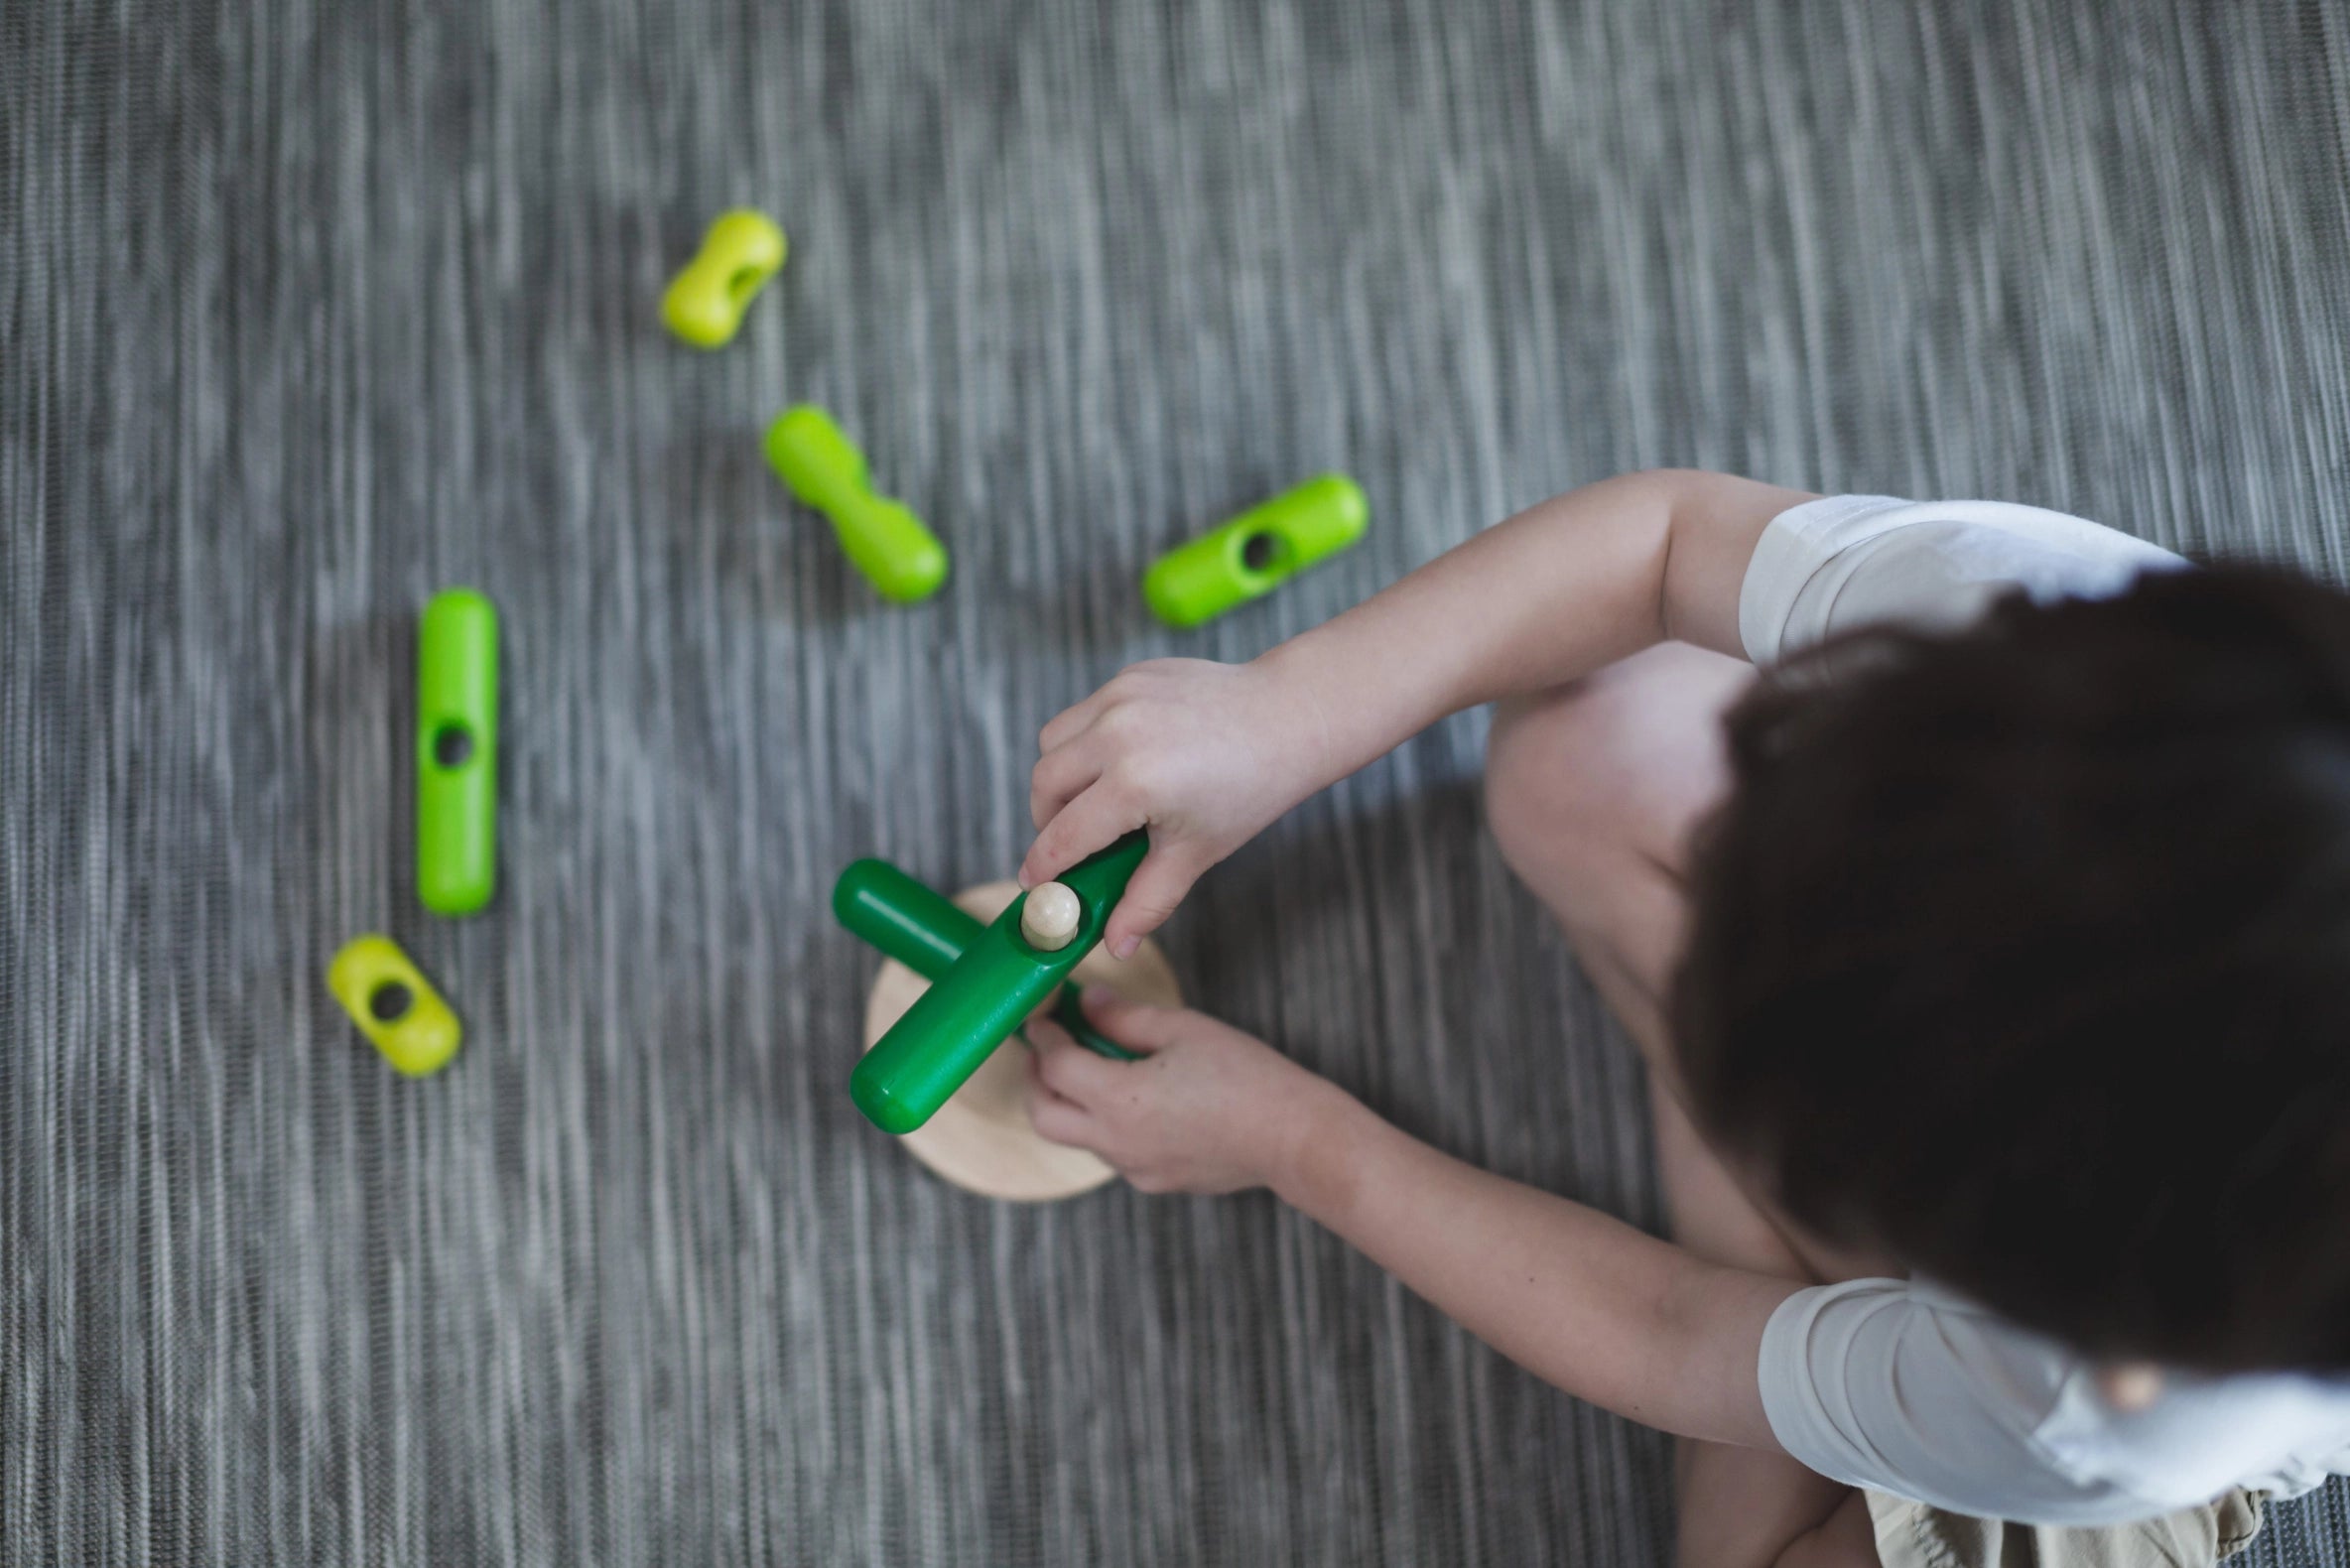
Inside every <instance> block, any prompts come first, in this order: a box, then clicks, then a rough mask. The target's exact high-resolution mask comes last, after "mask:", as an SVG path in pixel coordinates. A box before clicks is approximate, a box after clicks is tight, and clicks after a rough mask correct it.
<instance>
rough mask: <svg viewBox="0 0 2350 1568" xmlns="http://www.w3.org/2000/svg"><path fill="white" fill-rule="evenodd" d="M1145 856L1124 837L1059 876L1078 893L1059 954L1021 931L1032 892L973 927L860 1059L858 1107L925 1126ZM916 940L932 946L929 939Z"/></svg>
mask: <svg viewBox="0 0 2350 1568" xmlns="http://www.w3.org/2000/svg"><path fill="white" fill-rule="evenodd" d="M1149 849H1150V841H1149V839H1148V838H1147V836H1145V835H1144V834H1142V833H1140V832H1136V833H1130V834H1127V835H1126V836H1125V837H1124V838H1122V839H1120V840H1118V841H1117V843H1115V844H1113V845H1111V846H1110V848H1109V849H1104V850H1102V851H1101V852H1100V853H1098V854H1095V855H1092V856H1090V857H1088V858H1086V859H1084V860H1081V861H1079V862H1078V863H1077V864H1076V865H1073V866H1071V867H1070V868H1069V869H1068V870H1067V871H1065V872H1063V873H1062V874H1061V877H1060V881H1059V885H1060V886H1063V887H1066V888H1067V889H1069V891H1070V892H1072V893H1074V894H1075V895H1076V901H1077V906H1078V907H1077V923H1076V929H1075V930H1074V931H1072V932H1069V933H1067V934H1066V935H1065V936H1064V937H1063V938H1062V941H1063V943H1064V945H1063V946H1061V947H1058V948H1055V949H1052V950H1049V951H1047V950H1040V949H1038V948H1037V947H1035V946H1033V945H1031V943H1030V942H1029V940H1028V938H1027V937H1026V936H1024V935H1023V934H1022V929H1021V915H1022V912H1023V910H1024V909H1025V907H1026V905H1027V903H1028V900H1029V898H1030V897H1031V896H1032V894H1031V893H1022V894H1021V895H1020V896H1019V897H1018V898H1015V899H1013V900H1012V901H1011V904H1010V906H1009V907H1007V908H1006V909H1005V910H1004V912H1003V913H1002V914H1000V915H997V916H996V917H995V919H994V921H993V923H992V924H990V925H987V926H984V927H982V928H980V931H979V935H978V937H977V938H975V939H974V940H973V941H971V942H970V943H969V944H968V945H967V946H965V948H964V949H963V952H962V954H961V955H960V956H959V957H957V958H956V960H955V961H954V963H952V964H951V965H949V966H948V967H947V968H946V970H945V971H944V972H942V973H941V974H940V975H939V977H938V979H936V980H933V981H931V985H930V989H928V990H926V991H924V992H923V993H922V994H921V995H920V996H919V997H917V998H916V999H915V1001H914V1005H913V1006H911V1007H909V1008H907V1009H906V1012H905V1015H904V1016H903V1017H901V1018H899V1019H898V1021H897V1022H896V1023H894V1024H892V1025H890V1028H889V1032H888V1033H887V1034H884V1035H883V1036H881V1038H880V1039H879V1040H878V1041H877V1042H875V1043H874V1046H873V1048H872V1049H871V1050H870V1051H867V1052H866V1053H865V1054H864V1056H863V1057H862V1058H861V1059H859V1060H858V1062H857V1064H856V1071H855V1072H854V1073H852V1074H851V1075H850V1076H849V1098H851V1099H852V1100H854V1101H855V1102H856V1108H857V1109H858V1110H859V1111H863V1112H864V1113H865V1114H866V1115H867V1116H869V1117H870V1118H872V1121H873V1124H874V1125H876V1126H878V1127H880V1128H881V1129H882V1130H883V1131H884V1132H898V1133H905V1132H911V1131H913V1130H914V1129H915V1128H916V1127H918V1126H920V1125H922V1123H924V1122H925V1121H928V1120H929V1119H930V1118H931V1116H932V1114H933V1113H934V1112H936V1111H937V1110H938V1109H939V1107H941V1106H943V1105H945V1104H946V1103H947V1101H948V1099H949V1097H951V1096H952V1095H953V1094H954V1093H955V1091H956V1090H958V1089H961V1088H962V1087H963V1084H964V1080H966V1079H968V1078H970V1077H971V1075H972V1074H973V1073H975V1072H977V1071H978V1070H979V1064H980V1063H981V1062H984V1061H985V1060H986V1059H987V1057H988V1055H989V1054H990V1053H991V1052H993V1051H994V1049H995V1048H996V1047H997V1046H999V1045H1001V1044H1002V1043H1003V1042H1004V1041H1005V1040H1007V1039H1009V1038H1010V1037H1011V1034H1012V1031H1013V1030H1015V1029H1017V1028H1019V1027H1020V1024H1021V1023H1022V1021H1023V1020H1025V1019H1026V1018H1027V1016H1028V1015H1029V1014H1030V1013H1032V1012H1034V1011H1035V1010H1036V1009H1037V1007H1038V1006H1040V1005H1041V1004H1042V1003H1043V1001H1044V999H1045V998H1046V997H1047V996H1049V995H1051V994H1052V992H1053V987H1054V986H1056V985H1058V984H1060V983H1061V982H1062V981H1063V980H1067V979H1068V978H1069V972H1070V971H1071V970H1073V969H1075V968H1076V967H1077V962H1078V960H1080V959H1082V958H1084V957H1085V956H1086V955H1087V954H1088V953H1090V952H1092V951H1093V949H1094V947H1095V945H1096V944H1098V943H1099V942H1100V941H1101V940H1102V929H1103V927H1104V926H1105V925H1107V924H1108V923H1109V920H1110V910H1111V909H1113V908H1115V907H1116V905H1117V901H1118V898H1119V896H1120V895H1121V894H1123V893H1124V892H1125V890H1126V883H1127V881H1128V880H1130V879H1131V878H1132V876H1133V874H1134V868H1135V867H1136V866H1138V865H1140V864H1141V863H1142V857H1143V855H1144V854H1145V853H1147V852H1148V851H1149ZM1046 885H1047V886H1051V885H1054V884H1051V883H1048V884H1046ZM836 907H837V906H836ZM919 940H920V941H921V942H922V943H924V944H925V945H929V946H933V947H935V946H936V944H935V943H932V942H931V941H930V939H929V938H928V937H922V938H920V939H919Z"/></svg>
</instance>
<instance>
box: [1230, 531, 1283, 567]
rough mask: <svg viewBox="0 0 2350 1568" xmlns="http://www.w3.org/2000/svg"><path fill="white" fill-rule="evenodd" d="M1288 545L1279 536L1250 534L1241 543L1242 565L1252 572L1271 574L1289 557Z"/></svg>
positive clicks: (1273, 534)
mask: <svg viewBox="0 0 2350 1568" xmlns="http://www.w3.org/2000/svg"><path fill="white" fill-rule="evenodd" d="M1287 545H1288V541H1287V540H1285V539H1283V538H1282V537H1281V536H1280V535H1279V534H1275V533H1262V534H1250V535H1249V536H1248V537H1247V538H1246V539H1244V540H1242V541H1241V542H1240V565H1242V566H1244V567H1246V568H1247V569H1248V570H1249V571H1251V572H1270V571H1272V570H1273V568H1275V567H1277V566H1279V565H1280V564H1281V562H1282V561H1283V560H1285V559H1286V558H1287V557H1288V554H1289V551H1288V549H1287V548H1286V546H1287Z"/></svg>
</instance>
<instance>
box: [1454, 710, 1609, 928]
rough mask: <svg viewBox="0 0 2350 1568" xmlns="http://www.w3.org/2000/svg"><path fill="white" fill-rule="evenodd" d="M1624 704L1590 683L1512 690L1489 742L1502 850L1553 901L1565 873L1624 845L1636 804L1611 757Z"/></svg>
mask: <svg viewBox="0 0 2350 1568" xmlns="http://www.w3.org/2000/svg"><path fill="white" fill-rule="evenodd" d="M1615 707H1616V704H1614V703H1613V702H1612V701H1611V700H1610V694H1608V693H1607V692H1606V691H1605V690H1604V689H1594V688H1593V687H1591V686H1590V685H1588V684H1579V685H1576V686H1572V687H1562V688H1558V689H1555V690H1552V691H1548V692H1541V693H1537V694H1535V695H1533V696H1530V697H1513V698H1509V699H1506V700H1505V701H1503V702H1501V703H1499V704H1497V705H1496V706H1495V710H1494V725H1493V730H1492V733H1491V734H1490V735H1489V736H1488V737H1487V739H1486V749H1485V808H1486V825H1487V826H1488V828H1490V829H1491V830H1492V832H1493V835H1494V842H1495V843H1496V844H1497V845H1498V846H1500V848H1501V858H1502V860H1503V861H1504V862H1506V863H1507V865H1508V866H1509V868H1510V869H1511V870H1512V871H1514V872H1516V873H1517V875H1518V878H1519V879H1520V880H1521V881H1524V882H1526V883H1527V884H1528V885H1530V886H1531V887H1532V888H1533V889H1534V890H1535V891H1536V892H1537V893H1539V894H1541V895H1543V897H1544V898H1545V899H1546V900H1549V899H1551V897H1552V893H1553V891H1554V884H1555V883H1556V882H1557V880H1558V878H1559V877H1560V876H1561V875H1562V874H1563V873H1566V872H1569V871H1571V870H1573V869H1575V868H1577V867H1578V866H1579V865H1580V864H1581V862H1583V861H1584V860H1586V859H1587V857H1588V856H1589V855H1590V854H1591V853H1592V852H1594V851H1595V850H1599V849H1603V848H1604V847H1606V846H1608V845H1611V844H1613V845H1616V846H1618V847H1619V848H1621V846H1622V845H1623V844H1624V842H1625V840H1626V837H1627V833H1626V827H1627V823H1626V813H1627V808H1628V807H1629V805H1630V801H1629V800H1628V799H1627V792H1626V791H1625V790H1624V789H1623V788H1622V787H1621V776H1620V775H1619V774H1618V773H1617V772H1616V770H1614V769H1612V768H1609V767H1607V766H1605V765H1604V762H1603V761H1602V759H1603V758H1604V757H1605V756H1606V754H1607V753H1608V751H1609V750H1610V748H1611V746H1612V743H1613V738H1614V736H1613V731H1614V729H1615V728H1616V719H1615V717H1614V715H1613V714H1612V712H1611V710H1612V709H1613V708H1615Z"/></svg>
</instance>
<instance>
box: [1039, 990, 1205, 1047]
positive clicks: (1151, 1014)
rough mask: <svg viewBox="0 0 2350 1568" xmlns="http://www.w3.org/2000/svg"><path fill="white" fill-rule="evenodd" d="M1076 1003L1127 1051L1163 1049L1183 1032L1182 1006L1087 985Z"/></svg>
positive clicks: (1183, 1013) (1095, 1023)
mask: <svg viewBox="0 0 2350 1568" xmlns="http://www.w3.org/2000/svg"><path fill="white" fill-rule="evenodd" d="M1078 1005H1080V1006H1081V1007H1083V1008H1085V1012H1086V1016H1087V1017H1088V1018H1089V1019H1091V1020H1093V1022H1094V1025H1095V1026H1096V1027H1097V1028H1099V1029H1100V1030H1101V1031H1102V1032H1103V1033H1104V1034H1107V1035H1109V1036H1110V1038H1111V1039H1112V1040H1115V1041H1116V1042H1117V1043H1118V1044H1120V1045H1122V1046H1124V1047H1125V1048H1126V1049H1127V1050H1129V1051H1162V1050H1165V1049H1166V1048H1167V1047H1168V1046H1170V1045H1173V1044H1174V1043H1175V1039H1176V1036H1177V1035H1179V1034H1181V1033H1182V1031H1183V1019H1184V1015H1185V1009H1183V1008H1181V1007H1154V1006H1152V1005H1151V1004H1150V1003H1149V1002H1146V1001H1128V1000H1127V999H1126V998H1125V997H1123V996H1120V995H1119V994H1118V993H1117V992H1115V991H1113V990H1110V988H1109V987H1107V986H1104V985H1088V986H1087V987H1086V988H1085V990H1084V991H1082V992H1081V993H1079V996H1078ZM1062 1038H1063V1039H1067V1038H1068V1036H1067V1035H1063V1036H1062ZM1071 1044H1072V1046H1073V1048H1074V1049H1078V1050H1083V1049H1084V1047H1082V1046H1077V1045H1076V1043H1075V1042H1074V1041H1072V1042H1071Z"/></svg>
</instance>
